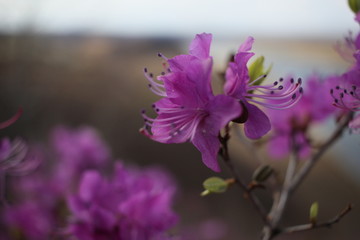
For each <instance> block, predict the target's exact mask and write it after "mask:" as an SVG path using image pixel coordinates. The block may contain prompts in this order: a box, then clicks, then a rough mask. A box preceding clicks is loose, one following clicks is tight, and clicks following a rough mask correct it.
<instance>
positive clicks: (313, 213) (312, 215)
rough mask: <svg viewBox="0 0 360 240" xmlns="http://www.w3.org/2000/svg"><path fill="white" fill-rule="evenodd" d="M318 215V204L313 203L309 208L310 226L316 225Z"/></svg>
mask: <svg viewBox="0 0 360 240" xmlns="http://www.w3.org/2000/svg"><path fill="white" fill-rule="evenodd" d="M318 213H319V204H318V202H314V203H313V204H311V207H310V216H309V218H310V222H311V224H313V225H315V224H316V222H317V216H318Z"/></svg>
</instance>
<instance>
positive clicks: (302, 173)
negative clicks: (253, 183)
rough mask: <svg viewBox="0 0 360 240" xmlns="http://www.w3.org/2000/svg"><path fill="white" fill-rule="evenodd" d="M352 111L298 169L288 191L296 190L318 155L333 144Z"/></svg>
mask: <svg viewBox="0 0 360 240" xmlns="http://www.w3.org/2000/svg"><path fill="white" fill-rule="evenodd" d="M353 115H354V113H353V112H350V113H348V115H346V117H345V120H344V121H343V122H342V123H341V124H340V125H339V126H338V128H337V129H336V131H335V132H334V133H333V135H332V136H331V137H330V138H329V139H328V141H326V142H325V143H324V144H323V145H322V147H321V148H320V149H319V151H318V152H316V153H315V154H314V155H313V157H312V158H311V159H310V160H308V161H307V162H306V163H305V164H304V166H303V167H302V168H301V169H300V170H299V172H298V173H297V174H296V175H295V176H294V178H293V181H292V183H291V185H290V186H289V192H290V193H292V192H293V191H295V190H296V188H297V187H298V186H299V184H300V183H301V182H302V181H303V180H304V179H305V177H306V176H307V174H308V173H309V172H310V170H311V169H312V168H313V166H314V165H315V164H316V163H317V162H318V160H319V159H320V157H321V156H322V155H323V154H324V153H325V152H326V151H327V150H328V149H329V148H330V146H331V145H333V144H334V143H335V142H336V141H337V140H338V139H339V138H340V137H341V135H342V134H343V132H344V130H345V129H346V127H347V126H348V124H349V122H350V121H351V119H352V118H353Z"/></svg>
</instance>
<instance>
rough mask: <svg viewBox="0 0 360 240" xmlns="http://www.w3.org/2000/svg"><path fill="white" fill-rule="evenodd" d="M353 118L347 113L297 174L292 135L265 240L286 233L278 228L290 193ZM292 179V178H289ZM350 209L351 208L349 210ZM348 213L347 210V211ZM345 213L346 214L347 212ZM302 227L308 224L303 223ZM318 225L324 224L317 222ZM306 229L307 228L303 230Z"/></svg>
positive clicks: (264, 230)
mask: <svg viewBox="0 0 360 240" xmlns="http://www.w3.org/2000/svg"><path fill="white" fill-rule="evenodd" d="M352 118H353V113H352V112H350V113H348V114H347V115H346V117H345V119H344V120H343V122H342V123H341V124H340V125H339V126H338V128H337V129H336V130H335V132H334V133H333V135H332V136H331V137H330V138H329V139H328V140H327V141H326V142H325V143H324V144H323V145H322V147H321V148H320V149H319V150H318V152H316V153H315V154H314V155H313V156H312V157H311V158H310V159H309V160H308V161H307V162H306V163H305V164H304V165H303V167H302V168H301V169H300V170H299V172H298V173H297V174H295V168H296V162H297V160H296V159H297V155H298V154H297V152H298V151H297V150H298V149H296V146H295V145H294V136H292V141H293V145H292V146H293V147H292V149H293V154H292V157H291V159H290V162H289V166H288V170H287V173H286V178H285V181H284V184H283V189H282V191H281V194H280V197H279V199H278V200H276V201H275V200H274V203H273V207H272V209H271V211H270V214H269V225H268V226H265V227H264V229H263V238H262V239H263V240H270V239H272V238H273V237H274V236H276V235H279V234H280V233H286V232H284V231H280V230H279V229H278V225H279V222H280V220H281V218H282V215H283V212H284V210H285V207H286V204H287V202H288V199H289V197H290V195H291V194H292V193H293V192H294V191H295V190H296V189H297V187H298V186H299V185H300V183H301V182H302V181H303V180H304V179H305V177H306V176H307V174H308V173H309V172H310V170H311V169H312V167H313V166H314V165H315V164H316V163H317V162H318V160H319V159H320V157H321V156H322V155H323V154H324V153H325V152H326V150H328V149H329V147H330V146H331V145H332V144H334V143H335V142H336V140H338V139H339V138H340V136H341V135H342V133H343V132H344V130H345V128H346V127H347V125H348V124H349V122H350V121H351V119H352ZM294 157H295V158H294ZM289 179H290V180H289ZM349 211H350V210H349ZM346 213H347V212H346ZM346 213H345V214H346ZM301 226H302V227H304V226H308V224H305V225H301ZM316 226H320V227H321V226H322V225H319V224H317V225H316ZM303 231H305V229H304V230H303Z"/></svg>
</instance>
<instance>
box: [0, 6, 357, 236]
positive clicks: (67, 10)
mask: <svg viewBox="0 0 360 240" xmlns="http://www.w3.org/2000/svg"><path fill="white" fill-rule="evenodd" d="M353 19H354V15H353V13H352V12H351V11H350V9H349V8H348V6H347V1H345V0H343V1H339V0H330V1H329V0H318V1H312V0H301V1H300V0H297V1H288V0H268V1H261V0H253V1H245V0H223V1H214V0H207V1H202V0H198V1H190V0H183V1H165V0H153V1H144V0H132V1H125V0H102V1H100V0H78V1H70V0H46V1H45V0H32V1H27V0H11V1H8V0H0V111H1V114H0V117H1V119H3V120H5V119H7V118H8V117H9V116H11V115H12V114H14V113H15V111H16V110H17V108H18V107H19V106H22V107H23V109H24V114H23V115H22V117H21V118H20V120H19V121H17V122H16V124H14V125H13V126H11V127H9V128H7V129H5V130H2V132H1V135H2V136H11V137H15V136H22V137H24V138H26V139H28V140H29V141H38V142H45V141H47V139H48V135H49V132H50V131H51V129H52V128H53V127H54V126H56V125H58V124H63V125H68V126H72V127H78V126H82V125H90V126H93V127H95V128H96V129H98V130H99V132H100V133H101V135H102V136H103V138H104V139H105V141H107V142H108V143H109V145H110V147H111V149H112V151H113V155H114V156H116V157H118V158H119V159H122V160H124V161H125V162H127V163H129V164H138V165H154V164H155V165H161V166H163V167H164V168H166V169H168V170H169V171H170V172H171V173H172V174H173V175H174V176H175V177H176V179H177V182H178V185H179V195H178V198H177V204H176V209H177V212H178V213H179V214H180V216H181V222H180V227H182V228H195V229H206V223H209V220H210V222H211V221H214V222H218V223H219V222H220V223H219V224H220V225H221V226H222V228H223V230H224V234H220V235H223V237H222V238H214V236H205V235H206V234H204V239H229V240H232V239H244V240H249V239H258V236H259V233H260V230H261V226H262V222H261V219H260V218H259V217H258V216H257V215H256V213H255V211H254V209H252V207H251V205H250V203H249V202H248V201H246V200H245V199H244V198H243V197H242V193H241V192H240V191H239V189H237V188H234V189H230V190H229V192H228V193H226V194H222V195H211V196H208V197H205V198H201V197H200V196H199V194H200V192H201V191H202V182H203V180H204V179H206V178H208V177H210V176H213V175H215V174H214V173H213V172H211V171H210V170H208V169H207V168H206V167H205V166H204V165H203V164H202V163H201V160H200V153H199V152H197V150H196V149H195V148H194V147H193V146H192V145H191V144H189V143H186V144H174V145H165V144H160V143H157V142H152V141H151V140H149V139H147V138H146V137H144V136H142V135H140V134H139V133H138V130H139V128H140V127H141V126H142V124H143V119H142V118H141V116H140V111H141V109H144V108H145V109H150V108H151V104H152V103H153V102H154V101H156V100H157V98H156V96H154V94H152V93H151V92H150V91H149V90H148V88H147V81H146V80H145V78H144V76H143V68H144V67H145V66H146V67H147V68H148V69H150V70H151V71H152V72H154V73H159V72H160V71H161V60H160V59H159V58H158V57H157V53H158V52H162V53H163V54H164V55H165V56H168V57H172V56H174V55H176V54H180V53H185V52H187V49H188V45H189V43H190V41H191V39H192V38H193V37H194V35H195V34H197V33H202V32H208V33H213V35H214V38H213V44H212V49H211V54H212V55H213V56H214V62H215V66H214V69H215V71H217V72H219V73H220V72H222V71H223V70H224V68H225V66H226V60H227V59H228V57H229V55H230V54H231V53H233V52H234V51H236V49H237V48H238V46H239V45H240V43H241V42H242V41H244V40H245V39H246V37H247V36H249V35H250V36H253V37H254V38H255V39H256V42H255V45H254V52H255V53H256V54H257V56H260V55H263V56H265V59H266V63H267V64H268V65H270V64H273V68H272V72H271V75H270V79H277V78H279V77H282V76H285V75H288V74H293V75H294V76H299V77H303V78H306V76H308V75H310V74H311V73H314V72H318V73H320V74H322V75H326V74H341V73H342V72H344V71H346V69H347V68H348V67H349V63H347V62H345V61H344V60H343V59H342V58H341V57H340V56H338V54H337V53H336V52H335V50H334V46H335V44H336V43H337V42H338V41H341V40H342V39H343V37H344V36H346V35H347V34H348V32H349V31H353V32H354V33H355V34H357V32H358V26H357V24H356V23H355V21H354V20H353ZM213 80H214V84H215V85H216V84H219V82H220V78H219V77H218V75H216V74H215V75H214V78H213ZM314 94H316V91H314ZM333 125H334V124H333V123H332V122H331V121H330V122H329V123H328V124H326V126H321V127H320V128H318V129H316V133H317V135H318V136H320V139H321V138H322V137H323V136H328V135H329V132H330V131H331V130H332V129H333V128H332V127H333ZM359 144H360V138H359V136H356V135H351V134H347V135H346V136H344V137H343V138H342V140H341V141H340V142H338V143H337V144H336V146H335V147H334V148H332V151H331V152H328V153H327V154H326V155H325V156H324V157H323V159H322V161H321V162H319V164H318V165H316V167H315V169H314V170H313V172H311V174H310V175H309V176H308V178H307V179H306V180H305V182H304V183H303V184H302V186H301V187H300V189H299V190H298V191H297V192H296V194H295V195H294V196H293V197H292V199H291V201H290V204H289V207H288V210H287V211H286V216H285V218H284V223H285V225H292V224H302V223H306V222H307V221H308V209H309V206H310V205H311V203H312V202H313V201H318V202H319V204H320V216H319V218H320V219H321V220H327V219H329V218H331V217H333V216H335V215H336V214H338V213H339V211H340V210H341V209H342V208H344V207H345V206H346V205H347V204H348V203H353V204H355V209H354V210H353V211H352V212H351V213H350V214H349V216H346V217H345V218H344V219H343V220H342V221H341V222H340V223H339V224H336V225H335V226H334V227H333V228H332V229H331V230H329V229H320V230H315V231H311V232H306V233H298V234H294V235H291V236H283V237H279V239H308V240H315V239H327V240H332V239H334V240H335V239H349V240H352V239H353V240H355V239H359V238H360V229H359V227H358V226H359V218H360V212H359V210H358V208H357V206H360V194H359V193H360V177H359V174H358V172H359V171H360V162H359V159H358V156H359ZM231 149H233V151H232V155H233V157H234V159H236V161H237V164H238V165H239V166H240V168H241V170H240V171H241V173H242V174H243V176H244V179H250V176H251V174H252V171H253V170H254V169H255V168H256V166H257V164H258V163H257V162H255V161H254V159H252V157H251V155H249V154H248V153H246V147H244V146H243V145H241V143H234V144H232V145H231ZM234 149H236V151H235V150H234ZM261 153H262V152H261ZM285 163H286V162H285V161H284V160H283V161H273V160H269V164H270V165H272V166H274V167H275V168H276V169H277V170H278V171H279V176H280V177H281V176H282V175H283V171H284V167H285ZM223 169H224V172H223V173H221V174H220V175H222V176H229V175H228V173H227V172H226V169H225V167H223ZM265 196H266V194H264V193H263V192H261V191H260V197H262V198H263V197H265ZM264 200H265V203H266V204H267V205H270V199H268V198H266V197H265V198H264ZM204 231H206V230H204Z"/></svg>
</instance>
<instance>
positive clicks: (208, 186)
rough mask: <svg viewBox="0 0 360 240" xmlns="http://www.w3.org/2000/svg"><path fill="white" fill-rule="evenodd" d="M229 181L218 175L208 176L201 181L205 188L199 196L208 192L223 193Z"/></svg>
mask: <svg viewBox="0 0 360 240" xmlns="http://www.w3.org/2000/svg"><path fill="white" fill-rule="evenodd" d="M229 184H231V182H230V181H226V180H224V179H222V178H219V177H210V178H208V179H206V180H205V181H204V182H203V186H204V188H205V190H204V191H203V192H202V193H201V194H200V195H201V196H206V195H209V194H210V193H223V192H225V191H226V190H227V188H228V186H229Z"/></svg>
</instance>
